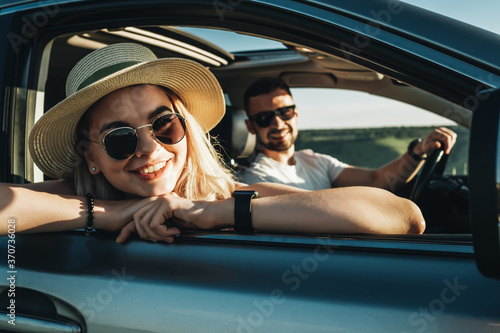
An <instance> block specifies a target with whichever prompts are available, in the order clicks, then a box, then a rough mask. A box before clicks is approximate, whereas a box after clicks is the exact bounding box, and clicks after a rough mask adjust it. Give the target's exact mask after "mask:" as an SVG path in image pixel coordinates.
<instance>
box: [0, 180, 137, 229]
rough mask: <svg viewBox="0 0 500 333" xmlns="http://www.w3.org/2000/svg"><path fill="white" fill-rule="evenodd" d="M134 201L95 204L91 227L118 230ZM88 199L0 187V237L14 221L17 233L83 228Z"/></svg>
mask: <svg viewBox="0 0 500 333" xmlns="http://www.w3.org/2000/svg"><path fill="white" fill-rule="evenodd" d="M136 203H138V201H137V200H126V201H119V202H118V201H115V202H114V201H101V200H95V205H94V227H95V228H96V229H105V230H119V229H120V228H121V227H122V226H123V225H124V224H125V223H126V222H129V221H130V220H131V219H132V214H133V213H134V212H135V211H136V210H137V208H136V207H135V206H136ZM87 211H88V207H87V199H86V198H85V197H78V196H72V195H60V194H51V193H47V192H40V191H34V190H31V189H28V188H23V187H11V186H8V185H6V184H0V234H2V235H4V234H6V233H7V227H8V221H9V220H10V221H11V222H12V221H13V220H14V221H15V228H16V232H49V231H64V230H73V229H80V228H85V226H86V224H87V215H88V213H87Z"/></svg>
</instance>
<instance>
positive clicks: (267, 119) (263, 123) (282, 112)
mask: <svg viewBox="0 0 500 333" xmlns="http://www.w3.org/2000/svg"><path fill="white" fill-rule="evenodd" d="M276 116H278V117H280V118H281V119H282V120H285V121H286V120H290V119H292V118H293V117H294V116H295V105H289V106H285V107H282V108H277V109H275V110H272V111H263V112H259V113H257V114H256V115H253V116H251V117H248V119H250V120H252V121H255V123H256V124H257V126H259V127H260V128H264V127H268V126H269V125H271V122H272V121H273V119H274V117H276Z"/></svg>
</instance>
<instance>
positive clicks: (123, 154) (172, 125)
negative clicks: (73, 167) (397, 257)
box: [90, 113, 186, 161]
mask: <svg viewBox="0 0 500 333" xmlns="http://www.w3.org/2000/svg"><path fill="white" fill-rule="evenodd" d="M144 127H151V135H152V136H153V137H154V138H155V139H156V140H157V141H158V142H160V143H161V144H164V145H175V144H176V143H178V142H180V141H181V140H182V139H183V138H184V136H185V135H186V120H185V119H184V117H182V116H181V115H180V114H177V113H167V114H164V115H160V116H158V117H157V118H155V119H154V120H153V121H152V122H151V124H146V125H142V126H139V127H136V128H132V127H117V128H114V129H112V130H111V131H109V132H108V133H106V135H104V137H103V138H102V142H98V141H94V140H90V141H92V142H94V143H97V144H100V145H102V146H103V147H104V149H105V150H106V153H107V154H108V155H109V157H111V158H112V159H113V160H116V161H122V160H126V159H128V158H131V157H132V156H134V154H135V151H136V150H137V144H138V142H139V136H138V135H137V130H139V129H141V128H144Z"/></svg>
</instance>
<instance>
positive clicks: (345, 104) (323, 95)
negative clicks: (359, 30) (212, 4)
mask: <svg viewBox="0 0 500 333" xmlns="http://www.w3.org/2000/svg"><path fill="white" fill-rule="evenodd" d="M404 2H406V3H410V4H413V5H416V6H419V7H422V8H425V9H429V10H432V11H435V12H438V13H441V14H443V15H446V16H449V17H452V18H455V19H458V20H461V21H464V22H467V23H469V24H472V25H475V26H478V27H481V28H484V29H486V30H490V31H492V32H495V33H498V34H500V19H499V15H500V0H475V1H470V0H404ZM187 30H189V29H187ZM234 36H235V34H234V33H232V32H226V31H213V32H211V33H207V34H205V35H203V36H202V37H203V38H205V39H207V40H212V41H214V42H215V43H216V44H217V45H219V46H221V47H222V48H224V49H226V50H227V51H230V52H234V51H242V50H248V49H249V48H250V49H251V48H256V49H263V48H280V47H283V45H282V44H280V43H277V42H273V41H269V40H264V39H261V38H254V37H250V36H245V38H242V36H238V38H234ZM292 94H293V97H294V101H295V104H297V105H298V110H301V111H302V113H299V114H306V115H307V117H301V118H300V121H299V129H318V128H323V126H324V124H328V128H331V127H332V126H331V124H334V126H335V128H354V127H361V128H362V127H369V126H372V127H383V126H418V125H422V126H427V125H454V123H453V122H450V121H448V120H447V119H444V118H442V117H439V116H436V115H434V114H432V113H430V112H427V111H424V110H421V109H418V108H416V107H413V106H409V105H406V104H404V103H400V102H394V101H392V100H389V99H385V98H382V97H378V96H373V95H369V94H366V93H359V92H350V91H342V90H336V91H335V92H333V93H332V91H331V90H329V89H293V90H292ZM332 101H333V102H332ZM346 111H348V112H346ZM382 111H383V112H384V114H385V116H383V117H382V116H380V114H381V113H382ZM347 114H348V115H349V117H347V116H346V115H347ZM317 119H324V121H321V122H318V121H317Z"/></svg>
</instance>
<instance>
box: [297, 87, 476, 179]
mask: <svg viewBox="0 0 500 333" xmlns="http://www.w3.org/2000/svg"><path fill="white" fill-rule="evenodd" d="M292 94H293V97H294V101H295V104H296V105H297V112H298V114H299V120H298V124H299V125H298V127H299V136H298V138H297V142H296V148H297V149H298V150H300V149H307V148H309V149H313V150H314V151H316V152H320V153H323V154H328V155H331V156H334V157H336V158H338V159H339V160H341V161H343V162H346V163H349V164H351V165H355V166H359V167H366V168H379V167H380V166H382V165H384V164H386V163H388V162H390V161H391V160H393V159H395V158H397V157H398V156H401V155H402V154H404V153H405V152H406V150H407V147H408V144H409V143H410V142H411V141H412V140H413V139H415V138H418V137H421V138H423V137H425V136H426V135H427V134H429V133H430V132H431V131H432V130H433V129H434V128H436V127H439V126H446V127H448V128H450V129H452V130H453V131H455V132H456V133H457V134H458V140H457V143H456V145H455V147H454V149H453V151H452V153H451V154H450V157H449V159H448V163H447V167H446V170H445V173H446V174H454V175H465V174H467V157H468V140H469V134H468V132H469V131H468V129H466V128H464V127H462V126H458V125H457V124H456V123H455V122H453V121H451V120H449V119H446V118H444V117H442V116H439V115H436V114H434V113H431V112H429V111H426V110H423V109H420V108H418V107H414V106H411V105H408V104H405V103H402V102H398V101H394V100H390V99H387V98H383V97H379V96H374V95H370V94H367V93H363V92H356V91H347V90H340V89H316V88H293V89H292Z"/></svg>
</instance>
